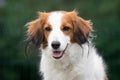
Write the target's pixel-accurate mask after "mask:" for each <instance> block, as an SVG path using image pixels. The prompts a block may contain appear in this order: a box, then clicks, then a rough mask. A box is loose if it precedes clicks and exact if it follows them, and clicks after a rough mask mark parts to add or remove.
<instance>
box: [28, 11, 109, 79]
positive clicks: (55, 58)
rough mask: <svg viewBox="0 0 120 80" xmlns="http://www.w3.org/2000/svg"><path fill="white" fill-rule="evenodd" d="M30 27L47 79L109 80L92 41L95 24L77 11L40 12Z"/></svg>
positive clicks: (41, 69) (30, 33)
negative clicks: (39, 51) (93, 25)
mask: <svg viewBox="0 0 120 80" xmlns="http://www.w3.org/2000/svg"><path fill="white" fill-rule="evenodd" d="M27 26H28V31H27V35H28V38H29V41H28V42H29V43H32V44H34V45H36V46H37V47H39V48H40V50H41V52H42V57H41V64H40V71H41V72H42V74H43V78H44V80H107V77H106V72H105V64H104V62H103V59H102V58H101V56H99V55H98V53H97V51H96V49H95V47H94V46H93V45H92V41H91V40H90V34H91V32H92V25H91V23H90V22H89V21H86V20H84V19H82V18H81V17H79V16H78V15H77V12H76V11H72V12H66V11H53V12H48V13H46V12H43V13H39V17H38V18H37V19H36V20H34V21H31V22H29V23H28V24H27Z"/></svg>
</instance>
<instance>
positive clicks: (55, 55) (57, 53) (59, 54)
mask: <svg viewBox="0 0 120 80" xmlns="http://www.w3.org/2000/svg"><path fill="white" fill-rule="evenodd" d="M63 55H64V51H53V54H52V56H53V58H55V59H60V58H62V57H63Z"/></svg>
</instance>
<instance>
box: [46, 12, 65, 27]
mask: <svg viewBox="0 0 120 80" xmlns="http://www.w3.org/2000/svg"><path fill="white" fill-rule="evenodd" d="M63 15H64V14H63V13H62V12H52V13H50V15H49V17H48V23H49V24H50V25H51V26H52V27H60V26H61V21H62V17H63Z"/></svg>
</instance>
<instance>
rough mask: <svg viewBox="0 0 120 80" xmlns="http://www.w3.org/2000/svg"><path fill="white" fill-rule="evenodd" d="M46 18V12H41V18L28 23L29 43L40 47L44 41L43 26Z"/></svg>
mask: <svg viewBox="0 0 120 80" xmlns="http://www.w3.org/2000/svg"><path fill="white" fill-rule="evenodd" d="M45 20H46V13H39V18H38V19H36V20H34V21H31V22H29V23H27V24H26V26H28V30H27V35H28V44H29V43H32V44H34V45H35V46H37V47H39V46H40V45H41V44H42V42H43V41H44V34H43V26H44V23H45Z"/></svg>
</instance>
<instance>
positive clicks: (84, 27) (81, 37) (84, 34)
mask: <svg viewBox="0 0 120 80" xmlns="http://www.w3.org/2000/svg"><path fill="white" fill-rule="evenodd" d="M74 25H75V31H74V38H75V41H76V42H77V43H78V44H79V45H81V44H83V43H85V42H87V41H88V36H89V34H90V33H91V31H92V26H91V23H90V21H86V20H84V19H82V18H80V17H77V18H76V21H75V23H74Z"/></svg>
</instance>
